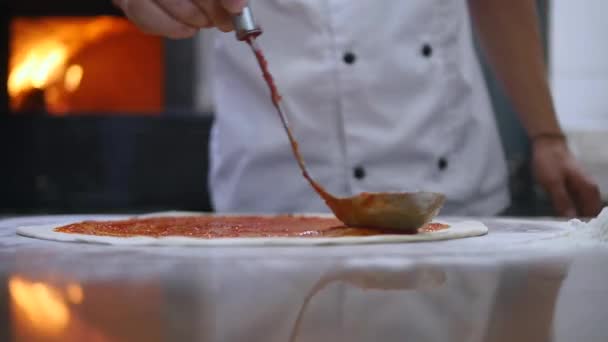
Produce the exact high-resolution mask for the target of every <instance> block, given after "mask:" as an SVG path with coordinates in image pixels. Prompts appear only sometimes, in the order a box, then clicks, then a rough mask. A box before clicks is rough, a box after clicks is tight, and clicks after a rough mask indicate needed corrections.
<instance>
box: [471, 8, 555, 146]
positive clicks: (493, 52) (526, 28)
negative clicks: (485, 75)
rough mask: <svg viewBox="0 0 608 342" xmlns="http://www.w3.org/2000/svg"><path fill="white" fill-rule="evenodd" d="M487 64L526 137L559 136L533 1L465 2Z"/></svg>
mask: <svg viewBox="0 0 608 342" xmlns="http://www.w3.org/2000/svg"><path fill="white" fill-rule="evenodd" d="M469 7H470V11H471V15H472V17H473V21H474V23H475V24H476V28H477V32H478V35H479V39H480V43H481V46H482V48H483V50H484V52H485V54H486V56H487V59H488V62H489V64H490V65H491V67H492V69H493V71H494V72H495V74H496V75H497V77H498V79H499V80H500V81H501V82H502V84H503V86H504V89H505V91H506V93H507V95H508V96H509V97H510V99H511V101H512V102H513V104H514V106H515V108H516V110H517V112H518V114H519V117H520V120H521V122H522V124H523V125H524V127H525V129H526V131H527V133H528V135H529V136H530V137H536V136H539V135H543V134H556V133H561V129H560V126H559V123H558V120H557V117H556V115H555V110H554V106H553V100H552V98H551V93H550V90H549V85H548V81H547V71H546V64H545V61H544V58H543V56H544V55H543V48H542V43H541V35H540V31H539V23H538V16H537V8H536V1H534V0H511V1H505V0H469Z"/></svg>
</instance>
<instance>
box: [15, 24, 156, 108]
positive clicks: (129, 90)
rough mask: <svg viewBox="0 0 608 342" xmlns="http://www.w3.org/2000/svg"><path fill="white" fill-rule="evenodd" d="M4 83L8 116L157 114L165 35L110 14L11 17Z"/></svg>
mask: <svg viewBox="0 0 608 342" xmlns="http://www.w3.org/2000/svg"><path fill="white" fill-rule="evenodd" d="M9 44H10V48H9V52H10V53H9V73H8V82H7V88H8V93H9V107H10V111H11V113H13V115H19V114H23V113H41V112H44V113H47V114H49V115H52V116H69V115H74V114H78V115H82V114H85V113H89V114H95V115H100V114H101V115H116V114H120V113H129V114H130V115H133V114H135V115H159V113H161V112H162V110H163V108H164V83H165V73H164V69H165V66H164V54H163V49H164V46H163V44H164V43H163V39H161V38H159V37H155V36H150V35H146V34H144V33H142V32H141V31H139V30H138V29H137V28H136V27H135V26H133V25H132V24H131V23H129V22H128V21H127V20H126V19H124V18H121V17H113V16H87V17H58V16H53V17H15V18H12V19H11V22H10V40H9Z"/></svg>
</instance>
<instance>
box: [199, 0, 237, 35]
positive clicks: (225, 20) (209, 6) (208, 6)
mask: <svg viewBox="0 0 608 342" xmlns="http://www.w3.org/2000/svg"><path fill="white" fill-rule="evenodd" d="M198 4H199V6H201V8H202V9H203V10H204V11H205V13H207V15H208V16H209V19H210V20H211V22H212V23H213V26H215V27H217V28H218V29H219V30H220V31H223V32H229V31H232V29H233V26H232V15H231V14H230V13H229V12H228V11H226V9H224V8H223V7H222V5H221V4H220V3H219V2H218V1H203V2H201V1H200V0H198Z"/></svg>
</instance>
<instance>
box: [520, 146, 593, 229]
mask: <svg viewBox="0 0 608 342" xmlns="http://www.w3.org/2000/svg"><path fill="white" fill-rule="evenodd" d="M532 153H533V155H532V158H533V159H532V166H533V168H534V175H535V177H536V180H537V181H538V183H539V184H540V185H541V186H542V187H543V188H544V189H545V191H546V192H547V193H548V194H549V197H550V198H551V202H552V204H553V207H554V208H555V210H556V211H557V214H558V215H560V216H566V217H570V218H572V217H575V216H585V217H591V216H596V215H597V214H599V212H600V210H601V206H602V204H601V198H600V191H599V188H598V186H597V184H596V183H595V181H594V180H593V179H592V178H591V177H590V176H589V175H587V174H586V173H585V171H583V169H582V168H581V166H580V165H579V163H578V162H577V161H576V160H575V159H574V156H573V155H572V154H571V153H570V150H569V149H568V146H567V144H566V141H565V140H563V139H553V138H548V139H538V140H533V148H532Z"/></svg>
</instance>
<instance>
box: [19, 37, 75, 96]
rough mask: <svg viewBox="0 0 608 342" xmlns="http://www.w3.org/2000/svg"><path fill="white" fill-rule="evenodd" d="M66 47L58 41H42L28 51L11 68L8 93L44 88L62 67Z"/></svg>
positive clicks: (65, 56)
mask: <svg viewBox="0 0 608 342" xmlns="http://www.w3.org/2000/svg"><path fill="white" fill-rule="evenodd" d="M66 59H67V49H66V47H65V46H63V45H62V44H60V43H58V42H53V41H49V42H44V43H41V44H40V45H37V46H36V47H34V48H33V49H32V50H31V51H29V53H28V55H27V57H26V58H25V60H24V61H23V62H21V63H20V64H19V65H17V67H15V68H14V69H13V70H11V73H10V75H9V77H8V93H9V94H10V95H11V96H17V95H18V94H19V93H20V92H22V91H24V90H26V89H31V88H36V89H42V88H44V87H45V86H46V85H47V83H48V82H49V80H50V79H51V77H52V76H55V75H56V73H57V72H59V71H60V69H61V68H62V67H63V65H64V63H65V60H66Z"/></svg>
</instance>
